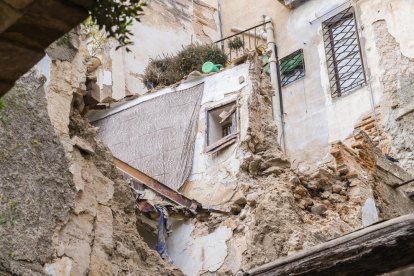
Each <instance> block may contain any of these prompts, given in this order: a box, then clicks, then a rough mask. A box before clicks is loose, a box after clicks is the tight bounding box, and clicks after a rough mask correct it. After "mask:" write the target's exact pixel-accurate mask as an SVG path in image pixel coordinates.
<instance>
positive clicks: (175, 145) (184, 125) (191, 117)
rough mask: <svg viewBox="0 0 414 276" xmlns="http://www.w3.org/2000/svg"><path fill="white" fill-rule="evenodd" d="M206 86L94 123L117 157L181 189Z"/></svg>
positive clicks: (158, 98)
mask: <svg viewBox="0 0 414 276" xmlns="http://www.w3.org/2000/svg"><path fill="white" fill-rule="evenodd" d="M203 89H204V84H199V85H197V86H194V87H192V88H189V89H185V90H181V91H176V92H171V93H168V94H165V95H161V96H159V97H156V98H153V99H150V100H148V101H144V102H142V103H139V104H137V105H135V106H133V107H130V108H128V109H125V110H122V111H120V112H118V113H115V114H113V115H110V116H109V117H106V118H103V119H101V120H98V121H96V122H94V123H93V124H94V125H95V126H97V127H99V131H98V136H99V138H100V139H101V140H102V141H103V142H104V143H105V144H106V145H107V146H108V147H109V148H110V149H111V151H112V153H113V155H114V156H115V157H116V158H118V159H120V160H122V161H124V162H126V163H128V164H129V165H130V166H132V167H134V168H136V169H138V170H140V171H142V172H144V173H146V174H148V175H149V176H151V177H153V178H155V179H157V180H158V181H160V182H161V183H163V184H165V185H167V186H169V187H170V188H172V189H174V190H178V189H179V188H180V187H181V186H182V185H183V184H184V181H185V180H186V179H187V178H188V176H189V174H190V171H191V166H192V160H193V153H194V144H195V138H196V133H197V122H198V118H199V113H200V106H201V99H202V95H203Z"/></svg>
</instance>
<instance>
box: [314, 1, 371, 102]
mask: <svg viewBox="0 0 414 276" xmlns="http://www.w3.org/2000/svg"><path fill="white" fill-rule="evenodd" d="M322 24H323V35H324V41H325V50H326V59H327V66H328V73H329V81H330V86H331V95H332V98H335V97H340V96H343V95H346V94H348V93H349V92H350V91H352V90H354V89H355V88H357V87H361V86H363V85H365V84H366V79H365V72H364V66H363V61H362V57H361V49H360V43H359V37H358V31H357V26H356V21H355V15H354V10H353V8H352V7H350V8H348V9H345V10H344V11H342V12H340V13H338V14H337V15H335V16H333V17H331V18H329V19H328V20H326V21H325V22H323V23H322Z"/></svg>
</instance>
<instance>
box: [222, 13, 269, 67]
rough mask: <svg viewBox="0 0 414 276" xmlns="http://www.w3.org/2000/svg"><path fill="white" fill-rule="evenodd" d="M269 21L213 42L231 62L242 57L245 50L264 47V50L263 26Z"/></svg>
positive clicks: (264, 32) (264, 31)
mask: <svg viewBox="0 0 414 276" xmlns="http://www.w3.org/2000/svg"><path fill="white" fill-rule="evenodd" d="M268 23H271V22H270V21H266V22H263V23H261V24H259V25H256V26H253V27H251V28H249V29H246V30H243V31H241V32H238V33H236V34H234V35H231V36H228V37H225V38H223V39H220V40H217V41H216V42H214V44H215V45H217V46H218V47H219V48H220V49H222V50H223V51H224V53H225V54H226V55H227V56H228V61H230V62H231V61H233V60H235V59H237V58H239V57H241V56H243V55H244V53H245V51H246V50H249V51H253V50H256V48H257V47H259V46H262V45H264V46H265V48H266V37H265V34H266V30H265V25H266V24H268Z"/></svg>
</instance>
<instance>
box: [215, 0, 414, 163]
mask: <svg viewBox="0 0 414 276" xmlns="http://www.w3.org/2000/svg"><path fill="white" fill-rule="evenodd" d="M342 3H343V1H339V0H334V1H321V0H312V1H307V2H305V3H303V4H302V5H300V6H299V7H297V8H295V9H292V10H290V9H287V8H286V7H284V6H283V5H281V4H280V3H278V2H277V1H270V0H267V1H261V2H260V3H257V2H256V1H250V0H245V1H242V2H240V1H239V2H232V1H222V12H223V14H222V17H223V29H224V34H225V35H230V34H232V32H231V28H232V27H238V28H241V29H243V28H248V27H251V26H253V25H256V24H258V23H260V20H261V16H262V15H263V14H265V15H269V16H271V17H272V19H273V21H274V24H275V34H276V44H277V46H278V50H279V57H280V58H282V57H284V56H286V55H288V54H290V53H292V52H294V51H295V50H298V49H301V48H302V49H303V51H304V58H305V67H306V68H305V71H306V76H305V78H303V79H301V80H298V81H296V82H294V83H292V84H291V85H289V86H287V87H284V88H282V94H283V102H284V107H285V121H286V144H287V152H288V154H289V156H290V157H291V160H292V162H293V164H294V166H299V167H301V168H303V169H309V167H315V166H316V165H317V164H320V163H323V162H326V160H327V159H329V144H330V143H331V142H333V141H336V140H343V139H345V138H346V137H348V136H349V135H350V134H351V133H352V131H353V129H354V125H355V123H356V122H357V121H358V120H359V119H360V118H361V116H362V115H363V114H365V113H367V112H372V107H373V106H374V105H378V104H381V105H382V104H383V106H389V104H387V99H386V98H383V94H384V93H388V92H386V91H385V90H384V87H385V86H384V79H388V77H387V76H388V75H389V74H393V75H394V76H397V75H398V74H399V76H401V75H402V74H401V73H398V72H403V71H404V70H405V69H404V68H406V69H409V68H411V67H412V66H411V65H410V64H409V63H407V62H406V61H408V59H404V56H405V57H407V58H410V57H412V48H413V47H412V40H411V39H410V37H412V35H411V34H412V32H413V31H414V28H413V24H411V22H412V19H411V18H410V14H412V13H413V3H411V2H410V1H404V0H397V1H379V0H364V1H358V2H356V3H354V4H353V5H354V6H355V11H356V18H357V22H358V31H359V35H360V37H361V49H362V55H363V60H364V63H365V69H366V74H367V80H368V84H367V85H366V86H364V87H362V88H360V89H356V90H355V91H353V92H352V93H350V94H349V95H346V96H343V97H340V98H337V99H335V100H332V99H331V96H330V88H329V81H328V72H327V69H326V56H325V48H324V43H323V38H322V22H323V21H324V20H326V19H328V18H329V17H331V16H333V15H335V14H336V13H337V12H339V11H341V10H342V9H344V8H346V7H347V5H342V6H340V5H341V4H342ZM351 3H353V2H351ZM241 5H242V6H243V7H244V9H239V6H241ZM338 7H339V8H338ZM245 10H249V17H246V16H245V12H244V11H245ZM378 20H384V21H385V22H386V23H387V28H386V29H384V28H383V30H382V31H381V32H380V33H379V32H378V28H377V27H375V25H376V23H375V22H377V21H378ZM387 33H388V34H389V35H390V36H391V37H393V38H394V39H395V40H396V43H398V44H399V45H400V46H399V49H400V50H397V51H394V53H395V55H397V58H398V57H399V56H400V53H401V56H402V58H398V59H397V60H398V61H401V62H400V63H401V64H404V65H401V66H400V67H398V68H399V69H395V68H394V70H393V71H390V70H389V68H388V69H387V65H386V62H385V61H382V62H379V60H380V59H379V57H380V54H381V52H383V51H382V50H378V49H377V47H378V46H377V44H378V41H379V40H381V41H383V42H381V43H385V42H384V41H386V40H387V38H386V35H387ZM384 35H385V37H384ZM395 58H396V57H395V56H394V57H393V58H392V59H394V61H393V60H391V59H388V64H389V66H391V64H393V65H394V66H395V65H397V64H396V63H395ZM393 62H394V63H393ZM404 62H405V63H404ZM400 80H401V77H394V81H391V82H394V83H399V82H400ZM387 81H388V80H387ZM388 82H389V81H388ZM401 82H402V83H405V85H404V86H406V87H409V84H408V83H407V82H404V81H401ZM388 84H389V83H387V85H388ZM398 85H400V84H398ZM388 87H389V85H388ZM399 87H400V88H398V89H399V91H403V89H404V88H403V87H402V85H400V86H399ZM394 90H395V89H394ZM371 93H372V94H373V96H371ZM388 94H389V93H388ZM373 99H374V100H373ZM400 105H402V104H400ZM383 122H384V124H386V125H387V124H389V122H388V121H387V120H383ZM390 124H391V125H392V123H390ZM400 124H401V123H400ZM401 127H402V126H401ZM403 128H404V127H403ZM392 129H396V128H395V127H393V126H390V131H392ZM404 129H406V128H404ZM396 132H397V131H395V133H396ZM408 132H409V131H408ZM400 133H406V132H401V129H400ZM395 136H396V135H394V138H395ZM396 139H397V140H398V138H396ZM402 139H404V138H402ZM396 143H397V144H399V146H397V145H394V151H393V154H397V153H398V152H401V149H402V147H403V146H400V145H402V144H406V142H403V141H397V142H396ZM398 147H400V149H397V148H398ZM406 154H407V153H405V155H406ZM400 155H401V157H402V158H404V159H407V158H408V157H407V156H404V157H403V155H404V154H402V153H400ZM404 162H406V161H404ZM407 162H409V161H407Z"/></svg>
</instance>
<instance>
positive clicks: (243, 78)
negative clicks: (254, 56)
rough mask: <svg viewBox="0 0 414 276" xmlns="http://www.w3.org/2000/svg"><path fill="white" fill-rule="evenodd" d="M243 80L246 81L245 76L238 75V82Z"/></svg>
mask: <svg viewBox="0 0 414 276" xmlns="http://www.w3.org/2000/svg"><path fill="white" fill-rule="evenodd" d="M245 81H246V79H245V77H244V76H240V77H239V83H240V84H242V83H244V82H245Z"/></svg>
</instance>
